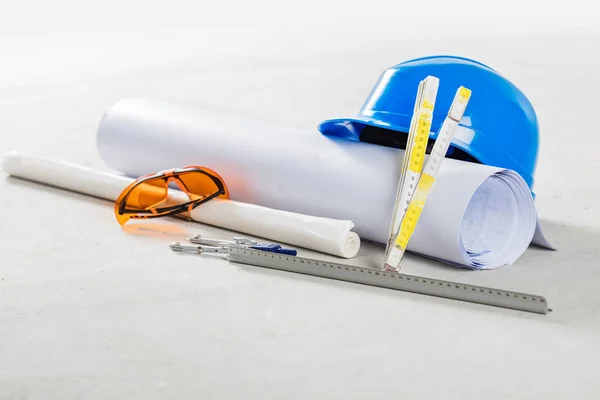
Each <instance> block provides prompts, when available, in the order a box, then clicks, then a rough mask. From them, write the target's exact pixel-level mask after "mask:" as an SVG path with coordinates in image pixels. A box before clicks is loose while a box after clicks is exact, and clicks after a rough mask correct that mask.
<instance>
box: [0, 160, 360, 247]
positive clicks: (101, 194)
mask: <svg viewBox="0 0 600 400" xmlns="http://www.w3.org/2000/svg"><path fill="white" fill-rule="evenodd" d="M1 165H2V169H3V170H4V172H6V173H7V174H9V175H12V176H15V177H19V178H24V179H28V180H31V181H35V182H39V183H43V184H46V185H50V186H55V187H59V188H62V189H66V190H70V191H74V192H78V193H82V194H86V195H90V196H94V197H98V198H102V199H106V200H110V201H113V202H114V201H115V200H116V199H117V198H118V197H119V195H120V194H121V192H122V191H123V189H125V188H126V187H127V185H129V184H130V183H131V182H132V181H133V179H131V178H128V177H125V176H120V175H116V174H111V173H106V172H101V171H97V170H93V169H90V168H86V167H83V166H80V165H76V164H72V163H69V162H64V161H53V160H48V159H44V158H38V157H31V156H28V155H24V154H20V153H17V152H12V153H9V154H7V155H6V156H4V157H3V158H2V164H1ZM175 167H177V166H175ZM155 172H158V171H155ZM217 173H218V172H217ZM225 184H227V182H225ZM169 196H170V197H171V198H173V199H174V200H176V201H177V200H179V201H189V199H188V198H187V196H186V195H185V194H184V193H182V192H179V191H176V190H170V191H169ZM181 197H182V198H181ZM190 216H191V218H192V219H193V220H194V221H197V222H200V223H204V224H209V225H214V226H218V227H221V228H225V229H229V230H232V231H236V232H243V233H246V234H249V235H253V236H258V237H263V238H266V239H270V240H273V241H276V242H280V243H287V244H289V245H292V246H299V247H304V248H307V249H311V250H315V251H320V252H323V253H327V254H332V255H335V256H338V257H343V258H352V257H354V256H355V255H356V254H357V253H358V250H359V248H360V238H359V237H358V235H357V234H356V233H354V232H351V231H350V230H351V229H352V228H353V227H354V224H353V223H352V222H351V221H347V220H337V219H331V218H319V217H314V216H310V215H304V214H299V213H293V212H288V211H281V210H276V209H272V208H267V207H262V206H258V205H255V204H248V203H242V202H239V201H233V200H223V199H213V200H211V201H209V202H207V203H205V204H202V205H201V206H199V207H197V208H195V209H194V210H193V211H192V212H191V213H190ZM116 223H117V221H116V220H115V224H116Z"/></svg>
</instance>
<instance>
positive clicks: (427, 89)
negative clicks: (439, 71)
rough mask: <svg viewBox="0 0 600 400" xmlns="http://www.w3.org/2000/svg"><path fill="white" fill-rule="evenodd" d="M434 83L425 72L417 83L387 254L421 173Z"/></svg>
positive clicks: (434, 79) (433, 97)
mask: <svg viewBox="0 0 600 400" xmlns="http://www.w3.org/2000/svg"><path fill="white" fill-rule="evenodd" d="M438 87H439V79H438V78H436V77H435V76H428V77H427V78H425V79H424V80H422V81H421V82H420V83H419V87H418V90H417V98H416V100H415V106H414V110H413V116H412V119H411V121H410V129H409V132H408V139H407V142H406V151H405V153H404V157H403V163H402V170H401V172H400V183H399V184H398V191H397V193H396V202H395V204H394V212H393V215H392V223H391V224H390V234H389V239H388V243H387V246H386V249H385V253H386V255H389V252H390V249H391V246H393V245H394V243H393V242H394V238H395V237H396V236H397V235H398V230H399V229H400V223H401V222H402V219H403V218H404V213H405V211H406V208H407V207H408V204H409V203H410V200H411V199H412V196H413V194H414V192H415V188H416V186H417V183H418V182H419V178H420V177H421V171H422V170H423V161H424V159H425V152H426V150H427V142H428V140H429V130H430V128H431V121H432V119H433V109H434V107H435V100H436V97H437V91H438Z"/></svg>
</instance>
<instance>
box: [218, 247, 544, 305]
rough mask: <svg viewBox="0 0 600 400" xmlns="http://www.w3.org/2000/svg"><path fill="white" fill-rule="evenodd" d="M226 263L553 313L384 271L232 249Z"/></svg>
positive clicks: (527, 298)
mask: <svg viewBox="0 0 600 400" xmlns="http://www.w3.org/2000/svg"><path fill="white" fill-rule="evenodd" d="M227 259H228V260H229V261H231V262H234V263H240V264H247V265H253V266H257V267H264V268H270V269H277V270H281V271H287V272H294V273H299V274H304V275H312V276H318V277H321V278H328V279H335V280H339V281H345V282H352V283H358V284H363V285H370V286H378V287H382V288H387V289H395V290H401V291H405V292H413V293H419V294H424V295H429V296H436V297H442V298H447V299H454V300H461V301H466V302H471V303H479V304H485V305H489V306H496V307H503V308H509V309H514V310H520V311H528V312H533V313H538V314H547V313H548V312H549V311H551V310H550V309H549V308H548V304H547V302H546V298H545V297H544V296H539V295H532V294H527V293H519V292H512V291H507V290H501V289H494V288H490V287H484V286H475V285H467V284H464V283H458V282H452V281H444V280H439V279H431V278H425V277H421V276H415V275H407V274H401V273H398V272H389V271H381V270H377V269H373V268H363V267H357V266H354V265H346V264H339V263H334V262H328V261H322V260H315V259H310V258H303V257H295V256H287V255H283V254H276V253H269V252H264V251H258V250H251V249H245V248H237V247H232V248H230V249H229V254H228V256H227Z"/></svg>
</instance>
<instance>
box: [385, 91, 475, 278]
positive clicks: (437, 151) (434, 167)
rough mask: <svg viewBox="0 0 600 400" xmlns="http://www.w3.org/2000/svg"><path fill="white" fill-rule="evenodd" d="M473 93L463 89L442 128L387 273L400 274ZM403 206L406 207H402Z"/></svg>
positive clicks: (395, 242) (388, 258) (390, 255)
mask: <svg viewBox="0 0 600 400" xmlns="http://www.w3.org/2000/svg"><path fill="white" fill-rule="evenodd" d="M470 97H471V91H470V90H469V89H467V88H465V87H462V86H461V87H460V88H458V90H457V91H456V94H455V96H454V100H453V101H452V105H451V106H450V110H448V115H447V116H446V119H445V120H444V123H443V124H442V127H441V128H440V132H439V134H438V137H437V140H436V141H435V144H434V145H433V149H432V151H431V154H430V156H429V159H428V160H427V164H426V165H425V170H424V171H423V173H422V174H421V175H420V177H419V180H418V184H417V187H416V190H414V193H413V195H412V197H411V199H410V200H409V203H408V207H407V208H406V211H405V212H404V215H403V219H402V221H401V222H400V228H399V230H398V232H397V234H396V236H395V238H394V240H393V244H392V247H391V248H390V250H389V252H388V253H386V259H385V263H384V267H383V269H385V270H388V271H399V270H400V262H401V261H402V257H403V256H404V253H405V251H406V248H407V246H408V242H409V240H410V238H411V236H412V234H413V233H414V231H415V228H416V226H417V222H418V221H419V218H420V216H421V212H422V211H423V208H424V207H425V203H426V201H427V197H428V196H429V193H430V192H431V188H432V187H433V183H434V182H435V177H436V176H437V173H438V171H439V169H440V166H441V164H442V161H443V160H444V158H445V157H446V152H447V151H448V147H449V146H450V142H451V141H452V138H453V137H454V131H455V130H456V127H457V126H458V123H459V121H460V120H461V119H462V116H463V114H464V112H465V109H466V107H467V104H468V102H469V99H470ZM402 206H404V204H402Z"/></svg>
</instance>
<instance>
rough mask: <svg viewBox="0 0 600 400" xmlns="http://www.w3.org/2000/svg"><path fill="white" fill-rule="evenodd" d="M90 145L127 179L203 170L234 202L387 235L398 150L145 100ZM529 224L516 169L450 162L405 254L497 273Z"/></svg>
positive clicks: (531, 212)
mask: <svg viewBox="0 0 600 400" xmlns="http://www.w3.org/2000/svg"><path fill="white" fill-rule="evenodd" d="M97 144H98V150H99V152H100V155H101V157H102V159H103V160H104V161H105V162H106V163H107V164H108V165H109V166H110V167H112V168H114V169H116V170H119V171H121V172H123V173H125V174H127V175H130V176H139V175H142V174H147V173H150V172H154V171H158V170H161V169H165V168H173V167H183V166H186V165H202V166H206V167H208V168H211V169H213V170H215V171H216V172H217V173H218V174H219V175H220V176H221V177H223V179H224V180H225V182H226V183H227V186H228V188H229V190H230V195H231V198H232V199H234V200H238V201H244V202H247V203H253V204H258V205H262V206H265V207H272V208H277V209H281V210H287V211H292V212H298V213H305V214H309V215H316V216H320V217H327V218H338V219H348V220H352V221H353V222H354V224H355V232H357V233H358V234H359V235H360V236H361V237H362V238H364V239H368V240H371V241H375V242H380V243H386V242H387V239H388V238H387V235H388V232H389V224H390V222H391V216H392V211H393V207H394V197H395V193H396V188H397V185H398V181H399V176H400V167H401V160H402V158H401V157H402V154H403V150H397V149H393V148H388V147H384V146H378V145H373V144H368V143H358V142H351V141H345V140H341V139H335V138H329V137H325V136H323V135H321V134H320V133H318V132H316V131H314V132H312V131H303V130H298V129H292V128H288V127H281V126H276V125H272V124H268V123H263V122H260V121H254V120H249V119H245V118H240V117H236V116H233V115H225V114H217V113H214V112H206V111H202V110H195V109H190V108H187V107H181V106H177V105H174V104H168V103H162V102H157V101H152V100H147V99H124V100H121V101H119V102H118V103H116V104H115V105H113V106H112V107H110V108H109V110H107V112H106V114H105V116H104V118H103V119H102V121H101V123H100V125H99V128H98V134H97ZM536 224H537V214H536V211H535V207H534V202H533V198H532V196H531V194H530V191H529V188H528V186H527V184H526V183H525V181H524V180H523V179H522V178H521V177H520V176H519V175H518V174H517V173H515V172H514V171H511V170H506V169H502V168H495V167H490V166H485V165H479V164H474V163H467V162H463V161H457V160H452V159H448V160H445V162H444V164H443V165H442V168H441V170H440V172H439V176H438V178H437V179H436V182H435V184H434V187H433V190H432V192H431V194H430V197H429V199H428V202H427V204H426V206H425V209H424V211H423V214H422V215H421V219H420V221H419V223H418V225H417V228H416V230H415V232H414V235H413V237H412V239H411V241H410V243H409V245H408V251H411V252H414V253H418V254H422V255H424V256H427V257H431V258H436V259H440V260H443V261H445V262H447V263H450V264H455V265H461V266H465V267H469V268H475V269H487V268H496V267H500V266H502V265H506V264H511V263H513V262H514V261H515V260H517V259H518V258H519V257H520V256H521V255H522V254H523V252H524V251H525V250H526V248H527V247H528V246H529V244H530V243H531V242H532V238H533V237H534V233H535V232H536V226H537V225H536ZM537 232H538V233H539V235H537V237H538V238H539V243H540V244H544V239H543V237H542V235H541V232H540V231H539V229H538V230H537Z"/></svg>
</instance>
